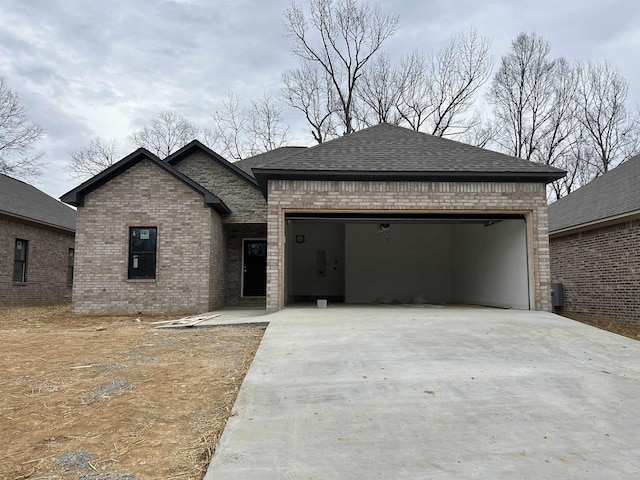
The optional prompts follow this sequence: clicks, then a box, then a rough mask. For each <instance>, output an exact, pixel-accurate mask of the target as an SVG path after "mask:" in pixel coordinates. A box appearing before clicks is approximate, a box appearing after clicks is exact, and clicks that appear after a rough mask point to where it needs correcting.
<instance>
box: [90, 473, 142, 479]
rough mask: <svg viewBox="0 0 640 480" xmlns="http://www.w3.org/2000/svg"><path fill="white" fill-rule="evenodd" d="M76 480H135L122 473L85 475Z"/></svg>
mask: <svg viewBox="0 0 640 480" xmlns="http://www.w3.org/2000/svg"><path fill="white" fill-rule="evenodd" d="M78 480H136V477H134V476H133V475H131V474H129V473H123V472H105V473H85V474H84V475H80V476H79V477H78Z"/></svg>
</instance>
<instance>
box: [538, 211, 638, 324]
mask: <svg viewBox="0 0 640 480" xmlns="http://www.w3.org/2000/svg"><path fill="white" fill-rule="evenodd" d="M550 247H551V280H552V281H553V282H561V283H562V284H564V307H557V308H556V312H557V313H559V314H561V315H567V316H570V317H574V318H583V319H586V320H593V321H605V322H608V321H612V322H615V323H617V324H619V325H621V326H625V325H629V326H630V325H633V326H635V327H638V326H640V220H632V221H627V222H621V223H618V224H616V225H610V226H606V227H602V228H595V229H592V230H587V231H583V232H579V233H572V234H569V235H563V236H554V237H552V238H551V240H550Z"/></svg>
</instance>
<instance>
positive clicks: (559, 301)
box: [551, 283, 564, 307]
mask: <svg viewBox="0 0 640 480" xmlns="http://www.w3.org/2000/svg"><path fill="white" fill-rule="evenodd" d="M551 306H552V307H564V285H563V284H562V283H552V284H551Z"/></svg>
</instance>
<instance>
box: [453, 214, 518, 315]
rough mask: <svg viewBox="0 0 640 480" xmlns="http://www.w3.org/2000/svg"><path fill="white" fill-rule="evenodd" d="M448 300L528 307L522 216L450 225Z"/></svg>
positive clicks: (463, 302)
mask: <svg viewBox="0 0 640 480" xmlns="http://www.w3.org/2000/svg"><path fill="white" fill-rule="evenodd" d="M451 228H452V236H451V240H452V249H453V251H454V252H455V255H453V256H452V258H451V269H452V282H451V290H452V302H453V303H462V304H471V305H487V306H498V307H502V306H507V307H511V308H518V309H524V310H528V309H529V308H530V305H529V270H528V266H527V265H528V261H527V232H526V223H525V221H524V220H502V221H500V222H498V223H494V224H489V225H487V226H485V225H482V224H468V225H452V227H451Z"/></svg>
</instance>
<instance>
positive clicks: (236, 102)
mask: <svg viewBox="0 0 640 480" xmlns="http://www.w3.org/2000/svg"><path fill="white" fill-rule="evenodd" d="M250 104H251V106H250V107H249V108H243V107H242V106H241V104H240V98H239V97H238V96H237V95H236V94H234V93H233V92H228V93H227V97H226V98H225V99H224V100H223V101H222V109H220V110H218V111H216V113H215V115H214V117H213V120H214V128H213V131H212V132H211V133H210V136H211V138H212V139H213V140H212V143H211V144H210V146H211V147H212V148H213V149H214V150H217V151H219V152H220V154H222V155H223V156H225V157H227V158H230V159H232V160H242V159H243V158H246V157H248V156H251V155H257V154H258V153H262V152H266V151H268V150H273V149H275V148H279V147H282V146H284V145H286V144H287V142H288V140H289V127H288V126H287V125H286V124H285V123H284V121H283V119H282V112H281V110H280V109H279V108H278V106H277V105H276V103H275V101H274V100H273V99H272V98H271V97H269V96H268V95H266V94H265V95H263V96H262V97H261V98H259V99H258V100H253V101H251V102H250Z"/></svg>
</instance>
